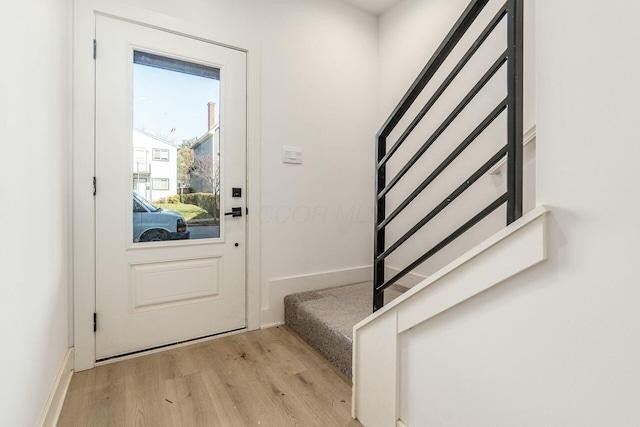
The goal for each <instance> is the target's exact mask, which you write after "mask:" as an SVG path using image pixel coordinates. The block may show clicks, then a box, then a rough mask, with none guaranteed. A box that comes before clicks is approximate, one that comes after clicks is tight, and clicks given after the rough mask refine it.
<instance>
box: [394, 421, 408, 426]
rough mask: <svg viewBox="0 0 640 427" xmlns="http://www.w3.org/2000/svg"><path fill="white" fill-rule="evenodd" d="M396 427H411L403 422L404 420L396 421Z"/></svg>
mask: <svg viewBox="0 0 640 427" xmlns="http://www.w3.org/2000/svg"><path fill="white" fill-rule="evenodd" d="M396 427H409V425H408V424H405V423H404V422H402V420H398V421H396Z"/></svg>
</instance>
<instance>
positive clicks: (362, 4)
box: [342, 0, 400, 15]
mask: <svg viewBox="0 0 640 427" xmlns="http://www.w3.org/2000/svg"><path fill="white" fill-rule="evenodd" d="M342 1H344V2H345V3H350V4H352V5H354V6H355V7H357V8H360V9H362V10H366V11H367V12H371V13H373V14H374V15H380V14H382V13H384V12H385V11H386V10H387V9H389V8H390V7H391V6H393V5H394V4H396V3H398V2H400V0H342Z"/></svg>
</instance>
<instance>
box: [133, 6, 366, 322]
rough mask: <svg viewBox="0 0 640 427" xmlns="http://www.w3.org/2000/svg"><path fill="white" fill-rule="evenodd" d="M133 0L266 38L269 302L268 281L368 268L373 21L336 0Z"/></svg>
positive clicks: (265, 273)
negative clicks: (286, 149) (293, 156)
mask: <svg viewBox="0 0 640 427" xmlns="http://www.w3.org/2000/svg"><path fill="white" fill-rule="evenodd" d="M127 3H128V4H132V5H135V6H139V7H143V8H146V9H149V10H152V11H155V12H159V13H164V14H167V15H171V16H174V17H177V18H180V19H183V20H187V21H191V22H194V23H197V24H200V25H209V26H215V28H216V29H217V30H219V32H221V33H226V34H239V35H241V37H242V38H249V39H252V40H256V41H257V42H258V43H259V44H260V47H261V92H262V93H261V98H262V99H261V114H262V117H261V123H262V134H261V139H262V183H261V185H262V204H263V206H262V207H261V210H262V212H260V207H257V206H249V210H250V212H251V213H252V214H254V215H259V214H262V281H263V287H264V289H263V292H262V301H263V308H265V309H266V308H268V307H266V305H267V301H268V289H267V288H266V284H267V282H268V281H269V280H271V279H276V278H281V277H288V276H297V275H303V274H310V273H321V272H326V271H333V270H340V269H348V268H352V267H358V266H362V265H367V264H371V256H372V249H371V248H372V235H371V229H372V219H371V212H372V209H373V207H372V194H371V193H372V191H371V189H372V186H373V181H372V178H373V173H372V168H373V167H372V159H373V146H374V145H373V141H374V136H375V131H376V129H375V127H376V125H375V122H376V115H377V99H378V96H377V90H376V84H377V77H378V73H377V70H376V65H377V20H376V18H375V17H374V16H373V15H370V14H367V13H365V12H362V11H359V10H357V9H355V8H353V7H352V6H350V5H347V4H344V3H341V2H338V1H333V0H330V1H327V0H312V1H295V0H270V1H250V0H240V1H233V2H229V1H222V0H215V1H203V0H186V1H183V2H180V3H179V4H178V3H175V2H173V1H169V0H163V1H157V0H127ZM283 145H291V146H299V147H302V148H303V158H304V163H303V164H302V165H290V164H283V163H282V146H283Z"/></svg>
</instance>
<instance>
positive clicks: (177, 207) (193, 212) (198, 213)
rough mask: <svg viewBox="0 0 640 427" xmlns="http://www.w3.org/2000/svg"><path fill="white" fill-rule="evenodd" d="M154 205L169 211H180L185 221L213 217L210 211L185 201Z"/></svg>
mask: <svg viewBox="0 0 640 427" xmlns="http://www.w3.org/2000/svg"><path fill="white" fill-rule="evenodd" d="M154 206H157V207H159V208H162V209H164V210H167V211H174V212H178V213H179V214H180V215H182V216H183V217H184V219H185V221H189V220H192V219H205V218H213V217H212V216H211V215H210V214H209V212H207V211H205V210H204V209H202V208H201V207H200V206H196V205H187V204H184V203H154Z"/></svg>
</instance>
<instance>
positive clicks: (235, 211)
mask: <svg viewBox="0 0 640 427" xmlns="http://www.w3.org/2000/svg"><path fill="white" fill-rule="evenodd" d="M224 214H225V215H231V216H232V217H234V218H235V217H237V216H242V208H231V212H225V213H224Z"/></svg>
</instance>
